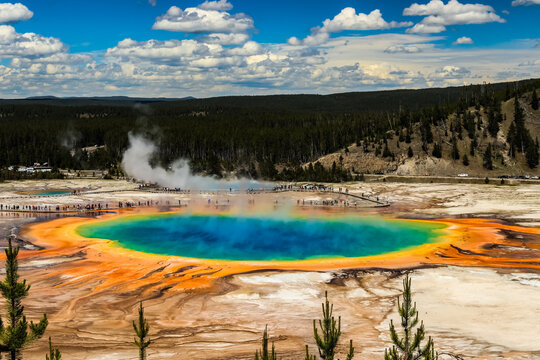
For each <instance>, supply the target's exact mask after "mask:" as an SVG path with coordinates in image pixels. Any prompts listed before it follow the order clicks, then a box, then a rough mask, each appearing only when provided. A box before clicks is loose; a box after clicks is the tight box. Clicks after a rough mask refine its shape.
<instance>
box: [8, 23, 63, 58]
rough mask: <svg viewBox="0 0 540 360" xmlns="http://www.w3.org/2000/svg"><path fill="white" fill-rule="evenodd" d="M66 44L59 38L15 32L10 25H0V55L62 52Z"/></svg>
mask: <svg viewBox="0 0 540 360" xmlns="http://www.w3.org/2000/svg"><path fill="white" fill-rule="evenodd" d="M65 50H66V46H65V45H64V43H62V42H61V41H60V40H59V39H57V38H53V37H45V36H42V35H39V34H34V33H23V34H21V33H17V32H16V31H15V29H14V28H13V27H12V26H10V25H0V58H1V57H13V56H18V57H42V56H49V55H52V54H55V53H59V52H63V51H65Z"/></svg>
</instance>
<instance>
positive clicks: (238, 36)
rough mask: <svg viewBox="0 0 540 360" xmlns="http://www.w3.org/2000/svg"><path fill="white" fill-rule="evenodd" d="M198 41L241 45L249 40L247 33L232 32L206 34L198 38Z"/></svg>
mask: <svg viewBox="0 0 540 360" xmlns="http://www.w3.org/2000/svg"><path fill="white" fill-rule="evenodd" d="M197 40H199V41H200V42H203V43H207V44H220V45H241V44H243V43H245V42H246V41H248V40H249V35H248V34H242V33H234V34H222V33H217V34H208V35H205V36H201V37H200V38H198V39H197Z"/></svg>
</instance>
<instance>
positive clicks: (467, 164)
mask: <svg viewBox="0 0 540 360" xmlns="http://www.w3.org/2000/svg"><path fill="white" fill-rule="evenodd" d="M463 165H465V166H469V157H468V156H467V154H465V155H463Z"/></svg>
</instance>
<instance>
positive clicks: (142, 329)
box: [133, 301, 150, 360]
mask: <svg viewBox="0 0 540 360" xmlns="http://www.w3.org/2000/svg"><path fill="white" fill-rule="evenodd" d="M133 330H135V335H136V338H135V345H137V347H138V348H139V360H146V348H147V347H148V346H149V345H150V340H148V332H149V330H150V326H149V325H148V322H147V321H146V319H145V318H144V308H143V306H142V301H141V302H140V303H139V319H138V321H137V322H135V321H133Z"/></svg>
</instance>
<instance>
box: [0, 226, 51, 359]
mask: <svg viewBox="0 0 540 360" xmlns="http://www.w3.org/2000/svg"><path fill="white" fill-rule="evenodd" d="M14 238H15V235H10V236H9V237H8V248H7V249H6V250H5V252H6V278H5V280H4V281H2V282H0V292H2V296H3V297H4V299H6V307H7V312H8V323H7V326H5V325H4V324H3V322H2V320H1V319H0V352H7V353H9V356H8V358H9V359H10V360H18V359H20V353H21V350H22V349H23V348H24V347H26V346H28V345H29V344H30V343H32V342H33V341H35V340H37V339H39V338H41V337H42V336H43V333H45V329H46V328H47V325H48V324H49V322H48V320H47V315H45V314H43V318H42V319H41V320H40V321H39V323H37V324H34V323H33V322H30V324H28V322H27V321H26V316H25V315H24V306H23V305H22V304H21V301H22V299H24V298H25V297H27V296H28V291H29V290H30V285H27V284H26V280H23V281H21V282H19V274H18V268H19V264H18V261H17V256H18V254H19V247H18V246H15V247H13V245H12V240H14Z"/></svg>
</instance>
